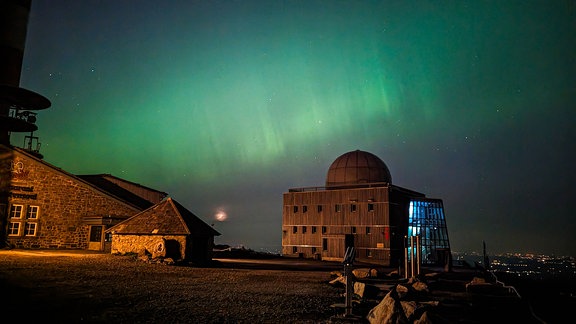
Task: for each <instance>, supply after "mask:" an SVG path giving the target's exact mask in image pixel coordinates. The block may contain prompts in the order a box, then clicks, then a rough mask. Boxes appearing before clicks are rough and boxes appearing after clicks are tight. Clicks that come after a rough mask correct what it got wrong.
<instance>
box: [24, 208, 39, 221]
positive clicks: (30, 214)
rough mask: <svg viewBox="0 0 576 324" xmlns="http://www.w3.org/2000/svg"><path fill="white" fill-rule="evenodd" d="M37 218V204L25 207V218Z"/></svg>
mask: <svg viewBox="0 0 576 324" xmlns="http://www.w3.org/2000/svg"><path fill="white" fill-rule="evenodd" d="M37 218H38V206H28V209H26V219H37Z"/></svg>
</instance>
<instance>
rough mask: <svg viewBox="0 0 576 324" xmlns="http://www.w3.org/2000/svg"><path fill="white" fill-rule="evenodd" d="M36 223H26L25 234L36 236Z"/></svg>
mask: <svg viewBox="0 0 576 324" xmlns="http://www.w3.org/2000/svg"><path fill="white" fill-rule="evenodd" d="M36 225H37V224H36V223H26V227H25V228H24V235H26V236H36Z"/></svg>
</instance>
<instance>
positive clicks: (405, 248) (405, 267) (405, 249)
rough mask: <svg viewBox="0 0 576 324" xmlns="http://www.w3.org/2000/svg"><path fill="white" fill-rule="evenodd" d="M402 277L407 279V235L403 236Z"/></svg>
mask: <svg viewBox="0 0 576 324" xmlns="http://www.w3.org/2000/svg"><path fill="white" fill-rule="evenodd" d="M404 278H406V279H408V278H409V277H408V236H404Z"/></svg>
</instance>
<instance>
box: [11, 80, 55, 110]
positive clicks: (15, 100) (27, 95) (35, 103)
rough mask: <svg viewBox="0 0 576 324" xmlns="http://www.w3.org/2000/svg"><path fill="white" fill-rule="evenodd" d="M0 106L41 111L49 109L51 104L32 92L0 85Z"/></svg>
mask: <svg viewBox="0 0 576 324" xmlns="http://www.w3.org/2000/svg"><path fill="white" fill-rule="evenodd" d="M0 105H9V106H15V107H16V108H17V109H20V110H42V109H46V108H49V107H50V106H51V105H52V103H51V102H50V100H48V99H47V98H46V97H44V96H42V95H40V94H38V93H36V92H34V91H30V90H27V89H24V88H20V87H14V86H10V85H6V84H0Z"/></svg>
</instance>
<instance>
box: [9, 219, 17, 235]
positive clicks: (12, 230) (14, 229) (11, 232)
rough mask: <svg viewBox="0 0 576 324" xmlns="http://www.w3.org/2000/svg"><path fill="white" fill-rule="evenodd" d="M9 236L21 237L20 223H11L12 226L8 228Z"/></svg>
mask: <svg viewBox="0 0 576 324" xmlns="http://www.w3.org/2000/svg"><path fill="white" fill-rule="evenodd" d="M8 235H12V236H18V235H20V222H10V225H9V226H8Z"/></svg>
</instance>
